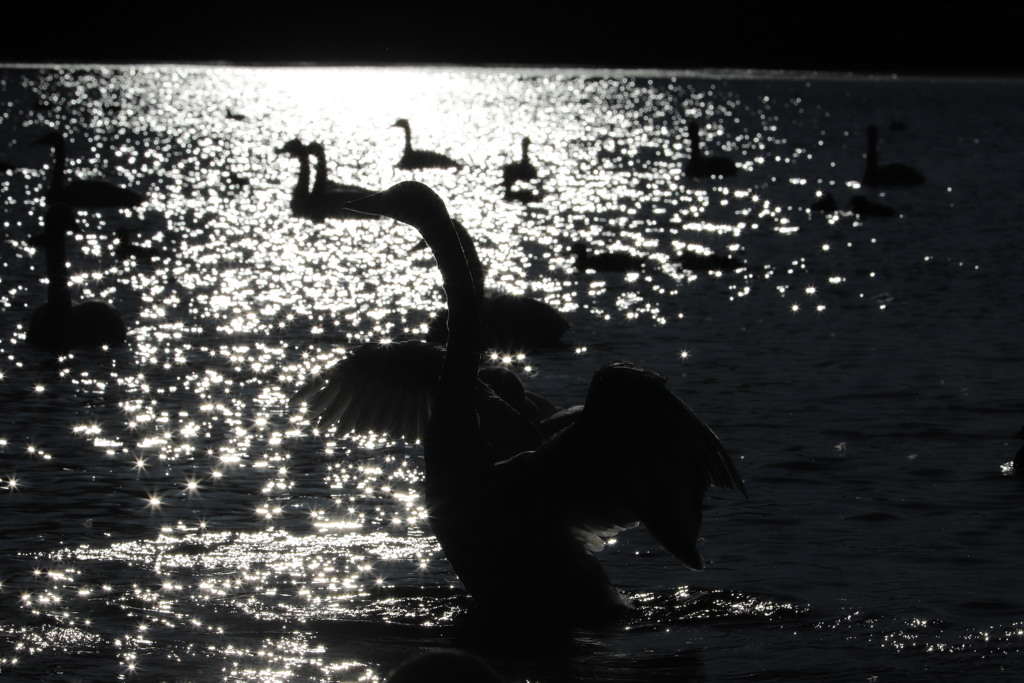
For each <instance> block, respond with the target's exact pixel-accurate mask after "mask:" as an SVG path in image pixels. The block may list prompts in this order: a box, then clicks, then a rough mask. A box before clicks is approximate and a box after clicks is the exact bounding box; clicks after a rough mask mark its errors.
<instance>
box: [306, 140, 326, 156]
mask: <svg viewBox="0 0 1024 683" xmlns="http://www.w3.org/2000/svg"><path fill="white" fill-rule="evenodd" d="M306 151H307V152H309V153H310V154H323V153H324V146H323V145H322V144H320V143H319V142H311V143H309V144H308V145H306Z"/></svg>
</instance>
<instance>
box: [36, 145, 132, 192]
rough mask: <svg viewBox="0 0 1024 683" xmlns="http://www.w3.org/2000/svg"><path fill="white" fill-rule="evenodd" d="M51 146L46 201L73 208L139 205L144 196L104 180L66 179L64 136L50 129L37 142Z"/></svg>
mask: <svg viewBox="0 0 1024 683" xmlns="http://www.w3.org/2000/svg"><path fill="white" fill-rule="evenodd" d="M36 142H37V143H39V144H44V145H49V146H50V147H51V148H52V149H53V175H52V177H51V180H50V189H49V190H47V192H46V200H47V202H51V203H60V204H65V205H67V206H70V207H71V208H74V209H99V208H124V207H131V206H138V205H139V204H141V203H142V202H143V201H144V200H145V198H146V196H145V195H143V194H142V193H140V192H136V191H135V190H132V189H129V188H127V187H121V186H120V185H115V184H113V183H110V182H107V181H106V180H93V179H90V180H71V181H69V180H67V178H66V177H65V174H66V168H67V146H66V144H65V142H64V137H63V136H62V135H61V134H60V133H58V132H57V131H51V132H49V133H47V134H46V135H44V136H43V137H41V138H39V140H37V141H36Z"/></svg>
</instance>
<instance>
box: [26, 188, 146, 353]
mask: <svg viewBox="0 0 1024 683" xmlns="http://www.w3.org/2000/svg"><path fill="white" fill-rule="evenodd" d="M74 225H75V215H74V212H73V211H72V210H71V209H70V208H69V207H67V206H65V205H64V204H53V205H51V206H50V207H49V208H48V209H47V210H46V216H45V218H44V219H43V246H44V251H45V253H46V277H47V280H48V284H47V297H46V303H44V304H43V305H42V306H40V307H39V308H38V309H36V311H35V312H34V313H33V314H32V318H31V320H30V322H29V327H28V341H29V342H31V343H33V344H38V345H40V346H45V347H47V348H50V349H53V350H56V351H65V350H67V349H71V348H79V347H90V346H119V345H121V344H124V343H125V341H126V338H127V329H126V327H125V324H124V320H123V319H122V318H121V314H120V313H118V312H117V309H115V308H114V307H113V306H111V305H110V304H108V303H106V302H104V301H97V300H90V301H81V302H78V303H73V302H72V300H71V291H70V289H69V288H68V265H67V256H66V252H65V246H64V238H65V237H64V236H65V234H66V233H67V232H68V231H70V230H73V229H74Z"/></svg>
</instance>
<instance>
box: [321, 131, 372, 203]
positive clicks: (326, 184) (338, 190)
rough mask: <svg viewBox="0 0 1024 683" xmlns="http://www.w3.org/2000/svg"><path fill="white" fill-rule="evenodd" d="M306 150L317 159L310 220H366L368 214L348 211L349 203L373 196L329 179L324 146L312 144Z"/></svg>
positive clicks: (356, 186)
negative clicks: (347, 205)
mask: <svg viewBox="0 0 1024 683" xmlns="http://www.w3.org/2000/svg"><path fill="white" fill-rule="evenodd" d="M306 149H307V150H308V151H309V153H310V154H312V155H313V156H314V157H315V158H316V173H315V174H314V176H313V189H312V190H310V192H309V213H310V218H312V219H313V220H315V221H322V220H324V219H325V218H366V217H367V216H366V214H360V213H359V212H356V211H352V210H350V209H348V208H347V207H346V206H345V205H346V204H348V203H349V202H351V201H353V200H355V199H359V198H360V197H365V196H366V195H368V194H372V193H373V190H367V189H366V188H364V187H359V186H358V185H342V184H341V183H336V182H332V181H329V180H328V179H327V157H326V155H325V154H324V146H323V145H321V144H320V143H319V142H311V143H309V144H308V145H306Z"/></svg>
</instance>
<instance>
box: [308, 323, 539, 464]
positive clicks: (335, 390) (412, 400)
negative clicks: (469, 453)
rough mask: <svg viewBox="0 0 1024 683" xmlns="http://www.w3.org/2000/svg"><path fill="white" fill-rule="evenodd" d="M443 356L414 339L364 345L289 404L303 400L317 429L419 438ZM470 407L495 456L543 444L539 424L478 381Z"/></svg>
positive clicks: (441, 352) (442, 352)
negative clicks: (474, 412) (472, 407)
mask: <svg viewBox="0 0 1024 683" xmlns="http://www.w3.org/2000/svg"><path fill="white" fill-rule="evenodd" d="M443 359H444V349H443V348H442V347H440V346H434V345H431V344H424V343H422V342H417V341H401V342H391V343H387V344H363V345H361V346H357V347H356V348H355V349H353V350H352V351H351V352H350V353H349V354H348V355H347V356H346V357H345V358H343V359H341V360H340V361H338V362H337V363H336V364H334V365H333V366H332V367H330V368H329V369H328V370H327V371H325V372H324V373H322V374H321V375H319V376H318V377H315V378H313V379H312V380H311V381H310V382H308V383H307V384H306V385H305V386H303V387H302V388H301V389H299V390H298V391H297V392H296V393H295V395H294V396H292V399H291V402H292V404H293V405H298V404H303V403H304V404H306V407H307V409H308V410H309V411H310V412H311V413H312V414H313V415H314V416H315V420H316V424H317V426H318V427H321V428H327V427H331V426H335V427H336V429H337V430H338V431H339V432H341V433H343V434H345V433H366V432H373V433H376V434H388V435H390V436H392V437H396V438H404V439H408V440H410V441H416V440H421V439H422V438H423V436H424V435H425V433H426V428H427V422H428V421H429V419H430V413H431V410H432V409H433V406H434V400H435V398H436V396H437V383H438V376H439V375H440V372H441V364H442V362H443ZM489 377H490V375H489ZM491 381H494V380H493V379H492V380H491ZM524 400H525V399H524ZM474 405H475V407H476V411H477V415H478V417H479V419H480V428H481V430H482V432H483V435H484V437H485V438H486V439H487V440H488V441H489V442H490V443H491V444H492V445H493V449H494V455H495V457H496V458H497V459H504V458H508V457H510V456H512V455H515V454H516V453H520V452H522V451H526V450H531V449H534V448H536V447H537V446H538V445H539V444H540V443H541V440H542V437H541V432H540V428H539V427H538V425H537V424H536V423H535V422H533V421H531V420H530V419H528V418H527V417H526V416H525V415H523V414H522V413H521V412H520V410H518V409H517V408H514V407H513V406H512V405H510V404H509V403H508V402H507V401H506V400H505V399H503V398H502V397H501V396H499V395H498V393H496V392H495V391H494V389H493V388H492V387H491V386H490V385H489V384H487V383H486V382H484V381H482V380H480V379H478V380H477V383H476V392H475V396H474Z"/></svg>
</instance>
